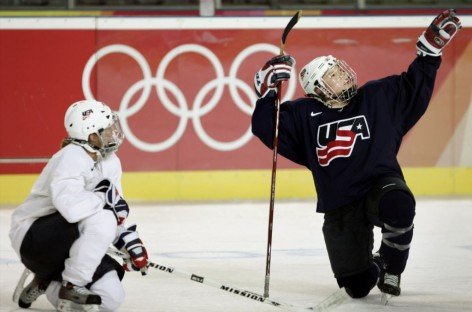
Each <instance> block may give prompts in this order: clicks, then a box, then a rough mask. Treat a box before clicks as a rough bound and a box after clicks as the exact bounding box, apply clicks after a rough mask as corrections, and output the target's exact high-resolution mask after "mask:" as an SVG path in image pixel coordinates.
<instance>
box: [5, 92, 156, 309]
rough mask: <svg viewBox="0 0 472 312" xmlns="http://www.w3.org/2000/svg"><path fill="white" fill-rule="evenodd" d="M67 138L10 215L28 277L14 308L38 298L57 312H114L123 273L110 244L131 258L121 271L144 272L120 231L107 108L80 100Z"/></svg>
mask: <svg viewBox="0 0 472 312" xmlns="http://www.w3.org/2000/svg"><path fill="white" fill-rule="evenodd" d="M64 123H65V128H66V131H67V134H68V137H67V138H66V139H65V140H64V141H63V144H62V148H61V150H59V151H58V152H57V153H56V154H55V155H54V156H53V157H52V158H51V159H50V161H49V162H48V164H47V165H46V167H45V168H44V169H43V171H42V173H41V175H40V176H39V178H38V180H37V181H36V183H35V184H34V186H33V188H32V190H31V193H30V194H29V196H28V197H27V198H26V200H25V201H24V202H23V203H22V204H21V205H20V206H18V208H17V209H16V210H15V211H14V212H13V215H12V220H11V230H10V239H11V242H12V245H13V248H14V249H15V251H16V252H17V254H18V255H19V256H20V258H21V261H22V262H23V264H24V265H25V266H26V268H28V269H29V270H31V271H32V272H33V273H34V278H33V280H32V282H31V283H29V284H28V285H27V286H26V287H25V288H24V289H23V291H22V292H21V294H20V296H19V301H18V304H19V306H20V307H22V308H29V307H30V306H31V304H32V303H33V302H34V301H35V300H36V299H37V298H38V297H39V296H40V295H42V294H44V293H46V295H47V298H48V300H49V301H50V302H51V303H52V304H53V305H54V306H55V307H56V308H57V309H58V310H59V311H99V310H100V311H113V310H116V309H117V308H118V307H119V306H120V304H121V303H122V302H123V300H124V297H125V294H124V290H123V287H122V285H121V279H122V278H123V275H124V270H123V267H122V266H121V265H120V264H119V263H118V262H116V261H115V260H114V259H113V258H111V257H110V256H108V255H106V252H107V249H108V247H109V246H110V244H115V246H116V247H117V248H118V249H121V250H122V251H124V252H127V253H128V254H129V255H130V261H131V262H130V263H127V264H126V268H131V269H134V270H141V271H143V270H146V268H147V259H148V257H147V252H146V249H145V248H144V246H143V244H142V242H141V240H140V239H139V237H138V233H137V232H136V226H131V227H128V228H126V227H125V220H126V218H127V216H128V212H129V208H128V204H127V203H126V201H125V200H124V199H123V197H122V196H121V194H122V190H121V175H122V171H121V163H120V160H119V158H118V157H117V156H116V154H115V152H116V151H117V150H118V148H119V146H120V145H121V143H122V142H123V139H124V135H123V132H122V130H121V127H120V122H119V120H118V117H117V115H116V114H115V113H113V112H112V111H111V110H110V108H109V107H108V106H106V105H105V104H103V103H101V102H97V101H92V100H90V101H79V102H76V103H74V104H72V105H71V106H70V107H69V109H68V110H67V112H66V114H65V121H64Z"/></svg>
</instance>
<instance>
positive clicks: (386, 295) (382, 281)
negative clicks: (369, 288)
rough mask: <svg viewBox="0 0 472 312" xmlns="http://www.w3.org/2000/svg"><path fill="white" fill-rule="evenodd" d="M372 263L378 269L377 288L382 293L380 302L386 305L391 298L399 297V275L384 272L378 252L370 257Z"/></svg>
mask: <svg viewBox="0 0 472 312" xmlns="http://www.w3.org/2000/svg"><path fill="white" fill-rule="evenodd" d="M372 261H374V263H375V264H376V265H377V266H378V267H379V268H380V275H379V281H378V282H377V287H378V288H379V289H380V291H381V292H382V298H381V302H382V304H383V305H386V304H387V303H388V302H389V300H390V299H391V298H392V297H393V296H400V293H401V289H400V275H395V274H390V273H387V272H386V270H385V269H386V266H385V262H384V261H383V259H382V256H381V255H380V253H379V252H376V253H374V254H373V255H372Z"/></svg>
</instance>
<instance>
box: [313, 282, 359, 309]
mask: <svg viewBox="0 0 472 312" xmlns="http://www.w3.org/2000/svg"><path fill="white" fill-rule="evenodd" d="M350 299H351V297H349V295H348V294H347V293H346V291H345V290H344V288H340V289H338V290H337V291H335V292H334V293H332V294H331V295H330V296H328V297H327V298H325V299H324V300H323V301H321V302H320V303H318V304H317V305H316V306H314V307H312V308H311V309H312V310H313V311H316V312H324V311H329V310H331V309H334V308H336V307H338V306H339V305H341V304H343V303H344V302H346V301H348V300H350Z"/></svg>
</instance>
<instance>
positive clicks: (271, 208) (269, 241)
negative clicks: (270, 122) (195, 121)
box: [264, 11, 301, 298]
mask: <svg viewBox="0 0 472 312" xmlns="http://www.w3.org/2000/svg"><path fill="white" fill-rule="evenodd" d="M300 15H301V11H298V12H297V13H295V15H294V16H293V17H292V18H291V19H290V21H289V22H288V24H287V26H285V29H284V32H283V34H282V39H281V42H280V55H283V54H284V48H285V41H286V40H287V36H288V33H289V32H290V30H292V28H293V26H295V24H296V23H297V22H298V20H299V19H300ZM281 94H282V83H279V84H278V85H277V103H276V105H275V129H274V142H273V145H274V150H273V154H272V178H271V181H270V204H269V226H268V235H267V236H268V237H267V253H266V273H265V283H264V298H268V297H269V283H270V260H271V253H272V227H273V224H274V202H275V178H276V174H277V149H278V145H279V115H280V101H281Z"/></svg>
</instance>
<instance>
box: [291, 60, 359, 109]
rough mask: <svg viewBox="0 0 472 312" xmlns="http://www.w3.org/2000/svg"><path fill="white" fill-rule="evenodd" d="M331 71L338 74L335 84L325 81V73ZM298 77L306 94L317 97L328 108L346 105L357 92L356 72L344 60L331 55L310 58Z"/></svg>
mask: <svg viewBox="0 0 472 312" xmlns="http://www.w3.org/2000/svg"><path fill="white" fill-rule="evenodd" d="M332 72H337V73H338V74H339V75H338V77H337V78H335V82H334V83H335V84H336V85H337V86H333V85H330V84H328V83H327V82H326V81H325V79H327V78H328V77H327V75H326V74H327V73H328V74H330V73H332ZM298 78H299V80H300V84H301V86H302V88H303V90H304V91H305V95H306V96H308V97H313V98H315V99H317V100H318V101H320V102H322V103H323V104H324V105H326V106H327V107H329V108H340V107H344V106H346V105H347V104H348V103H349V101H350V100H351V99H352V98H353V97H354V95H356V93H357V75H356V73H355V72H354V71H353V70H352V68H351V67H349V65H347V64H346V62H345V61H343V60H339V59H337V58H335V57H333V56H332V55H328V56H320V57H317V58H315V59H314V60H312V61H311V62H310V63H308V64H307V65H305V66H304V67H303V68H302V70H301V71H300V75H299V77H298ZM335 89H339V90H340V91H338V92H336V91H335Z"/></svg>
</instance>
